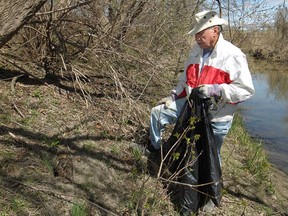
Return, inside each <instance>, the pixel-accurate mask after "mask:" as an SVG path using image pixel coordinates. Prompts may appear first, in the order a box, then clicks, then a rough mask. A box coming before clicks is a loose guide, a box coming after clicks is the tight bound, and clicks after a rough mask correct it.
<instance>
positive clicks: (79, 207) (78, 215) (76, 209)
mask: <svg viewBox="0 0 288 216" xmlns="http://www.w3.org/2000/svg"><path fill="white" fill-rule="evenodd" d="M87 215H88V211H87V208H86V206H85V205H84V204H79V203H74V204H73V206H72V209H71V216H87Z"/></svg>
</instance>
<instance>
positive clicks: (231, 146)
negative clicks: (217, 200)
mask: <svg viewBox="0 0 288 216" xmlns="http://www.w3.org/2000/svg"><path fill="white" fill-rule="evenodd" d="M222 151H223V152H222V154H223V180H224V186H225V192H224V196H223V203H222V210H223V211H224V213H223V212H222V210H221V213H223V214H224V215H286V213H287V209H288V205H287V200H288V183H287V177H288V176H287V174H285V173H284V172H282V171H281V170H279V169H277V168H276V167H275V166H273V165H272V164H271V163H270V162H269V161H268V157H267V153H266V152H265V150H264V148H263V145H262V143H261V142H260V141H258V140H256V139H253V138H252V137H251V136H250V135H249V133H248V132H247V130H246V129H245V127H244V124H243V119H242V118H241V117H240V116H239V115H236V116H235V119H234V122H233V126H232V128H231V130H230V133H229V135H228V136H227V139H226V141H225V143H224V146H223V148H222ZM227 202H228V203H227ZM225 206H226V207H227V208H228V209H229V210H228V211H227V210H225V208H226V207H225ZM237 206H238V207H237Z"/></svg>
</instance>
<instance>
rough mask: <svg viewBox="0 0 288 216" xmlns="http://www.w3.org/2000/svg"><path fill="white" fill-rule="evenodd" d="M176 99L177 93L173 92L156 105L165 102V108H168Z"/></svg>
mask: <svg viewBox="0 0 288 216" xmlns="http://www.w3.org/2000/svg"><path fill="white" fill-rule="evenodd" d="M175 99H176V95H175V94H171V95H170V96H168V97H165V98H162V99H161V100H160V101H159V102H158V103H157V104H156V105H157V106H158V105H160V104H164V109H168V107H169V105H170V104H171V103H173V102H174V101H175Z"/></svg>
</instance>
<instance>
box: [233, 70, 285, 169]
mask: <svg viewBox="0 0 288 216" xmlns="http://www.w3.org/2000/svg"><path fill="white" fill-rule="evenodd" d="M253 83H254V87H255V91H256V93H255V95H254V96H253V97H252V98H250V99H249V100H247V101H245V102H243V103H241V104H240V106H239V107H240V114H241V115H242V117H243V118H244V125H245V127H246V129H247V130H248V131H249V133H250V134H251V135H252V136H253V137H255V138H257V139H260V140H262V141H263V146H264V149H265V150H266V152H267V153H268V156H269V159H270V161H271V163H272V164H274V165H276V166H277V167H278V168H280V169H281V170H283V171H284V172H286V173H288V76H287V77H286V76H283V74H282V75H280V74H279V75H277V74H276V73H274V74H265V73H262V74H255V75H254V76H253Z"/></svg>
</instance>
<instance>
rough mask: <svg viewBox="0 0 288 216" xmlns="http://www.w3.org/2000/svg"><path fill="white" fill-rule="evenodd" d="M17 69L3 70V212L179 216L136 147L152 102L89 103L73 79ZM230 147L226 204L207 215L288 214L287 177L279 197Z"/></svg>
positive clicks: (97, 99) (280, 178) (277, 175)
mask: <svg viewBox="0 0 288 216" xmlns="http://www.w3.org/2000/svg"><path fill="white" fill-rule="evenodd" d="M19 74H20V72H17V71H12V70H10V71H9V70H4V69H3V70H2V71H1V73H0V75H1V77H0V78H1V80H0V81H1V85H0V93H1V94H0V95H1V96H0V97H1V107H0V122H1V126H0V137H1V139H0V145H1V150H0V160H1V169H0V172H1V182H0V193H1V196H2V199H1V201H0V213H1V215H77V214H76V213H75V212H76V211H77V210H78V211H80V210H81V209H82V211H83V212H85V214H83V215H178V213H177V212H176V210H175V208H174V206H173V204H172V203H171V201H170V199H169V196H168V195H167V191H166V190H165V188H163V185H162V184H161V182H160V181H159V180H157V179H156V178H155V176H151V175H150V174H149V172H147V157H146V156H145V155H144V154H142V152H141V151H139V150H138V146H141V145H143V144H145V142H148V141H147V128H148V119H149V110H150V108H151V107H149V106H150V105H149V104H146V103H141V101H138V103H135V101H133V100H131V99H129V98H117V97H110V96H107V95H109V93H111V92H106V93H105V91H104V93H105V94H103V95H102V94H98V95H97V94H96V95H94V96H92V98H91V99H90V101H87V98H86V100H85V98H83V97H82V96H81V94H78V93H77V92H75V91H74V90H73V88H68V87H67V86H68V84H67V83H61V84H62V85H55V83H53V82H48V81H47V80H43V79H42V80H38V79H35V78H33V77H29V76H20V77H18V78H17V79H16V78H14V77H17V76H19ZM98 82H102V83H108V82H109V81H108V80H107V82H106V81H105V80H101V79H99V80H98ZM66 84H67V86H66ZM95 85H97V80H95ZM65 86H66V87H65ZM64 87H65V88H64ZM105 90H107V89H105ZM107 91H108V90H107ZM223 148H224V150H223V151H224V154H223V157H224V158H223V180H224V186H225V190H224V193H223V199H222V203H221V206H220V207H219V208H216V209H214V211H213V212H212V213H203V212H200V213H199V215H253V216H254V215H287V214H288V213H287V209H288V204H287V203H288V202H287V200H288V183H287V174H285V173H283V172H281V171H280V170H278V169H276V168H273V169H272V171H273V175H272V181H273V184H274V185H275V192H273V193H271V192H270V191H267V188H265V187H264V188H263V186H262V185H261V184H259V183H258V182H257V181H256V180H255V179H254V177H253V176H252V175H251V174H250V173H249V172H248V171H247V169H245V167H244V165H243V163H242V159H243V158H242V156H241V153H239V152H238V150H237V148H235V146H233V139H232V138H230V139H227V141H226V143H225V144H224V147H223ZM140 149H141V148H140ZM231 155H233V156H231ZM265 189H266V190H265ZM83 209H84V210H83ZM78 215H80V214H78Z"/></svg>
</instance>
